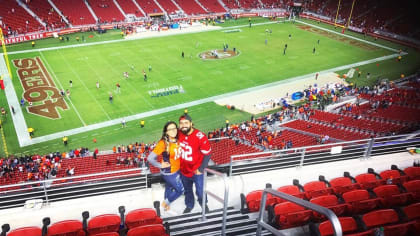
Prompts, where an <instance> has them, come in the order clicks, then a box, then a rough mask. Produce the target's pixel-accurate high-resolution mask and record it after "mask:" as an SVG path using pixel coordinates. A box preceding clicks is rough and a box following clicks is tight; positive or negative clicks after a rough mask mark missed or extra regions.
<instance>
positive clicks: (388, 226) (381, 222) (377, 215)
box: [362, 209, 413, 236]
mask: <svg viewBox="0 0 420 236" xmlns="http://www.w3.org/2000/svg"><path fill="white" fill-rule="evenodd" d="M362 221H363V223H364V224H365V225H366V227H368V228H369V229H373V228H377V227H381V226H382V227H383V228H384V233H385V235H392V236H403V235H406V234H407V232H408V230H409V228H410V226H411V225H412V224H413V223H411V222H409V223H398V222H399V218H398V214H397V212H395V211H394V210H392V209H384V210H377V211H372V212H369V213H367V214H365V215H363V216H362Z"/></svg>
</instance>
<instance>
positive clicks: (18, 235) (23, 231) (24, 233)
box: [7, 226, 42, 236]
mask: <svg viewBox="0 0 420 236" xmlns="http://www.w3.org/2000/svg"><path fill="white" fill-rule="evenodd" d="M7 235H9V236H29V235H30V236H41V235H42V229H41V228H39V227H35V226H33V227H23V228H18V229H15V230H12V231H11V232H10V233H8V234H7Z"/></svg>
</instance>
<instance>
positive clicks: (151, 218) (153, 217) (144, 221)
mask: <svg viewBox="0 0 420 236" xmlns="http://www.w3.org/2000/svg"><path fill="white" fill-rule="evenodd" d="M125 223H126V225H127V228H128V229H132V228H135V227H139V226H144V225H154V224H162V219H161V218H160V217H159V216H158V215H157V214H156V211H155V210H154V209H152V208H142V209H137V210H133V211H130V212H128V214H127V215H126V216H125Z"/></svg>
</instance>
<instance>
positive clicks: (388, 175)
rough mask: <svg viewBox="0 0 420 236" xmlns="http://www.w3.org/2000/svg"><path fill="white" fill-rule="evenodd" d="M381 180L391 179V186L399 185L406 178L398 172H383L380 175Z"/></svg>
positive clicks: (406, 177)
mask: <svg viewBox="0 0 420 236" xmlns="http://www.w3.org/2000/svg"><path fill="white" fill-rule="evenodd" d="M379 175H380V176H381V178H382V179H385V180H386V179H392V184H401V183H403V182H405V181H407V179H408V176H401V175H400V172H399V171H398V170H385V171H382V172H381V173H380V174H379Z"/></svg>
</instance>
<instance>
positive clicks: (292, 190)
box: [275, 185, 305, 203]
mask: <svg viewBox="0 0 420 236" xmlns="http://www.w3.org/2000/svg"><path fill="white" fill-rule="evenodd" d="M277 191H279V192H282V193H286V194H289V195H292V196H294V197H297V198H301V199H304V198H305V193H303V192H301V191H300V189H299V188H298V187H297V186H295V185H287V186H282V187H280V188H278V189H277ZM275 198H276V203H282V202H285V201H286V200H284V199H281V198H278V197H275Z"/></svg>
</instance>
